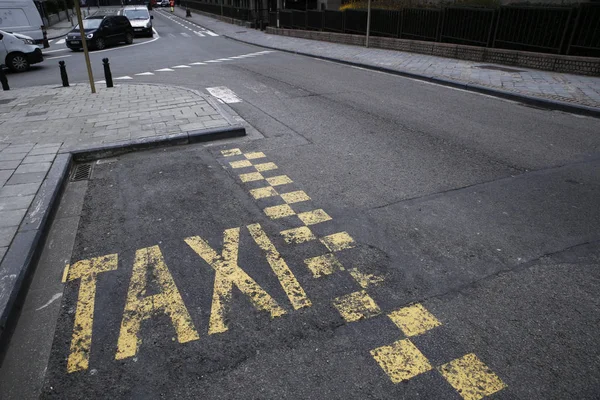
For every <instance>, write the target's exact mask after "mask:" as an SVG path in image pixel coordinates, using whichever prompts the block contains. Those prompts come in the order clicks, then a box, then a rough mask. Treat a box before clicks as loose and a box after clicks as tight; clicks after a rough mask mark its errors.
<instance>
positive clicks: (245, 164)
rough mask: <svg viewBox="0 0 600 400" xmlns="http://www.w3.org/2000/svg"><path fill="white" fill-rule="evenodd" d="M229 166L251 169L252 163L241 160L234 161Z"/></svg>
mask: <svg viewBox="0 0 600 400" xmlns="http://www.w3.org/2000/svg"><path fill="white" fill-rule="evenodd" d="M229 165H231V168H246V167H251V166H252V163H251V162H250V161H248V160H240V161H232V162H230V163H229Z"/></svg>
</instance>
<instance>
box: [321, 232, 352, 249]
mask: <svg viewBox="0 0 600 400" xmlns="http://www.w3.org/2000/svg"><path fill="white" fill-rule="evenodd" d="M320 240H321V243H323V244H324V245H325V246H327V248H328V249H329V250H330V251H334V252H335V251H340V250H344V249H351V248H353V247H354V246H356V243H355V242H354V239H352V237H351V236H350V235H349V234H348V233H347V232H339V233H334V234H333V235H329V236H324V237H322V238H321V239H320Z"/></svg>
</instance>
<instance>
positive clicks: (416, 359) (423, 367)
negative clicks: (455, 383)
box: [371, 339, 432, 383]
mask: <svg viewBox="0 0 600 400" xmlns="http://www.w3.org/2000/svg"><path fill="white" fill-rule="evenodd" d="M371 355H372V356H373V358H374V359H375V361H377V363H378V364H379V366H380V367H381V369H383V371H384V372H385V373H386V374H387V376H389V377H390V379H391V380H392V382H394V383H400V382H402V381H407V380H409V379H411V378H414V377H415V376H417V375H419V374H422V373H424V372H427V371H430V370H431V369H432V367H431V364H430V363H429V360H427V357H425V356H424V355H423V353H421V351H419V349H417V347H416V346H415V345H414V344H413V343H412V342H411V341H410V340H409V339H402V340H398V341H397V342H394V343H393V344H392V345H391V346H382V347H378V348H376V349H374V350H371Z"/></svg>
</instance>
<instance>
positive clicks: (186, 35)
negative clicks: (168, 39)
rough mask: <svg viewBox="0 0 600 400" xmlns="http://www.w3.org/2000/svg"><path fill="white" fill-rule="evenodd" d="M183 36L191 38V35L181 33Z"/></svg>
mask: <svg viewBox="0 0 600 400" xmlns="http://www.w3.org/2000/svg"><path fill="white" fill-rule="evenodd" d="M181 36H185V37H190V35H188V34H187V33H185V32H181Z"/></svg>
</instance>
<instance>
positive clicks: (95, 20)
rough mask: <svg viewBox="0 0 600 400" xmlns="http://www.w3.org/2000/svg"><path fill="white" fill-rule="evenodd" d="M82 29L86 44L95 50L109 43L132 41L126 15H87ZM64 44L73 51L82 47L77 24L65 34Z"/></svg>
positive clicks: (131, 30)
mask: <svg viewBox="0 0 600 400" xmlns="http://www.w3.org/2000/svg"><path fill="white" fill-rule="evenodd" d="M83 30H84V31H85V37H86V41H87V43H88V46H89V47H91V48H93V49H96V50H102V49H104V48H105V47H106V46H110V45H111V44H117V43H122V42H124V43H127V44H131V43H133V28H132V27H131V24H130V23H129V20H128V19H127V17H124V16H121V15H99V16H92V17H87V18H86V19H84V20H83ZM66 44H67V47H68V48H70V49H71V50H74V51H75V50H80V49H81V48H82V47H83V44H82V41H81V35H80V33H79V25H78V26H76V27H75V28H73V29H72V30H71V31H70V32H69V33H68V34H67V40H66Z"/></svg>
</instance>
